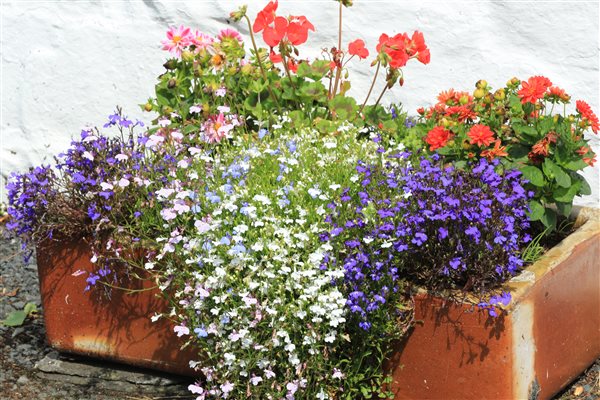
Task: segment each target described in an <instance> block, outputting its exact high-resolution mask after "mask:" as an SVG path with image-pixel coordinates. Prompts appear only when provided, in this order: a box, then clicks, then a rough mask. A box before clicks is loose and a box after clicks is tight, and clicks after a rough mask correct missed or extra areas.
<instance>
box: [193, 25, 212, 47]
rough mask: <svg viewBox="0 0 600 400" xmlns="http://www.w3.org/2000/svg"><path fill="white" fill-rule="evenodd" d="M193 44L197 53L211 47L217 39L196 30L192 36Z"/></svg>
mask: <svg viewBox="0 0 600 400" xmlns="http://www.w3.org/2000/svg"><path fill="white" fill-rule="evenodd" d="M191 39H192V44H193V45H194V46H196V52H199V51H200V50H204V49H206V48H207V47H209V46H211V45H212V44H213V42H214V41H215V39H213V38H212V37H211V36H209V35H207V34H206V33H202V32H200V31H199V30H197V29H196V30H195V31H194V33H193V34H191Z"/></svg>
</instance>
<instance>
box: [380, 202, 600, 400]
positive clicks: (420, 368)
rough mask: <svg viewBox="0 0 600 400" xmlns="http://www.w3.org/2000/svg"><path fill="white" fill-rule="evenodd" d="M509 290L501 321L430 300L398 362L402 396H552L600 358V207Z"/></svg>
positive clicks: (419, 311)
mask: <svg viewBox="0 0 600 400" xmlns="http://www.w3.org/2000/svg"><path fill="white" fill-rule="evenodd" d="M576 224H577V225H581V226H580V227H579V229H578V230H577V231H576V232H575V233H573V234H571V235H570V236H569V237H568V238H566V239H565V240H563V241H562V242H561V243H560V244H559V245H557V246H556V247H554V248H552V249H551V250H550V251H548V252H547V253H546V254H545V255H544V256H543V258H542V259H540V260H539V261H538V262H537V263H535V264H533V265H531V266H530V267H529V268H527V269H526V270H525V271H523V272H522V273H521V274H520V275H519V276H517V277H516V278H515V279H513V280H512V281H511V282H509V283H508V284H507V285H506V288H507V289H508V290H509V291H510V292H511V294H512V298H513V300H512V302H511V304H510V306H509V308H508V310H507V312H506V313H504V315H502V316H501V317H499V318H496V319H493V318H490V317H488V315H487V313H485V312H481V311H478V310H477V309H474V308H473V307H472V306H470V305H465V304H458V303H456V302H448V301H447V302H444V301H443V300H442V299H440V298H435V297H432V296H430V295H427V294H426V293H423V294H421V295H419V296H418V297H417V299H416V310H415V314H416V319H417V320H421V321H422V323H421V324H417V325H416V326H415V328H414V330H413V331H412V333H411V334H410V336H408V337H407V339H406V340H405V341H404V342H403V343H401V344H400V345H399V346H398V348H397V351H396V352H395V353H394V356H393V357H392V359H391V362H390V365H389V368H390V369H391V371H392V373H393V377H394V384H393V388H392V389H393V391H394V393H395V395H396V397H395V398H396V399H416V398H418V399H461V400H467V399H531V400H534V399H549V398H551V397H552V396H553V395H554V394H556V393H557V392H559V391H560V390H561V389H562V388H563V387H565V386H566V385H567V384H568V383H569V382H570V381H572V380H573V379H574V378H575V377H577V376H578V375H579V374H580V373H581V372H582V371H583V370H585V368H586V367H588V366H589V365H590V364H592V363H593V362H594V361H595V360H596V359H597V358H598V357H599V356H600V210H597V209H582V210H581V211H580V212H578V215H577V220H576Z"/></svg>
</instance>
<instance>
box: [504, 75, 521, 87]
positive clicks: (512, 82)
mask: <svg viewBox="0 0 600 400" xmlns="http://www.w3.org/2000/svg"><path fill="white" fill-rule="evenodd" d="M520 83H521V81H520V80H519V79H517V78H516V77H513V78H511V79H509V80H508V82H506V86H514V87H517V86H519V84H520Z"/></svg>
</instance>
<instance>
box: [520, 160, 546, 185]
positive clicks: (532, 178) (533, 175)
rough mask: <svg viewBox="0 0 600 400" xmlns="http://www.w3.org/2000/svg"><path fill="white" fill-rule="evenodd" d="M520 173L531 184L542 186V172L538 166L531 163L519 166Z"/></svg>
mask: <svg viewBox="0 0 600 400" xmlns="http://www.w3.org/2000/svg"><path fill="white" fill-rule="evenodd" d="M521 173H522V174H523V176H524V177H525V179H527V180H528V181H529V182H531V184H532V185H534V186H537V187H542V186H544V174H542V171H540V169H539V168H537V167H534V166H533V165H526V166H524V167H521Z"/></svg>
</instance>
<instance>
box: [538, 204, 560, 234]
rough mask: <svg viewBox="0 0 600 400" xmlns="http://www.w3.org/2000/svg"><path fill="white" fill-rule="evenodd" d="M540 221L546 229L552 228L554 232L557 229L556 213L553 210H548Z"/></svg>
mask: <svg viewBox="0 0 600 400" xmlns="http://www.w3.org/2000/svg"><path fill="white" fill-rule="evenodd" d="M540 221H542V223H543V224H544V226H545V227H547V228H550V230H551V231H553V230H554V229H556V211H554V210H553V209H551V208H546V210H545V212H544V215H542V218H541V219H540Z"/></svg>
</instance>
